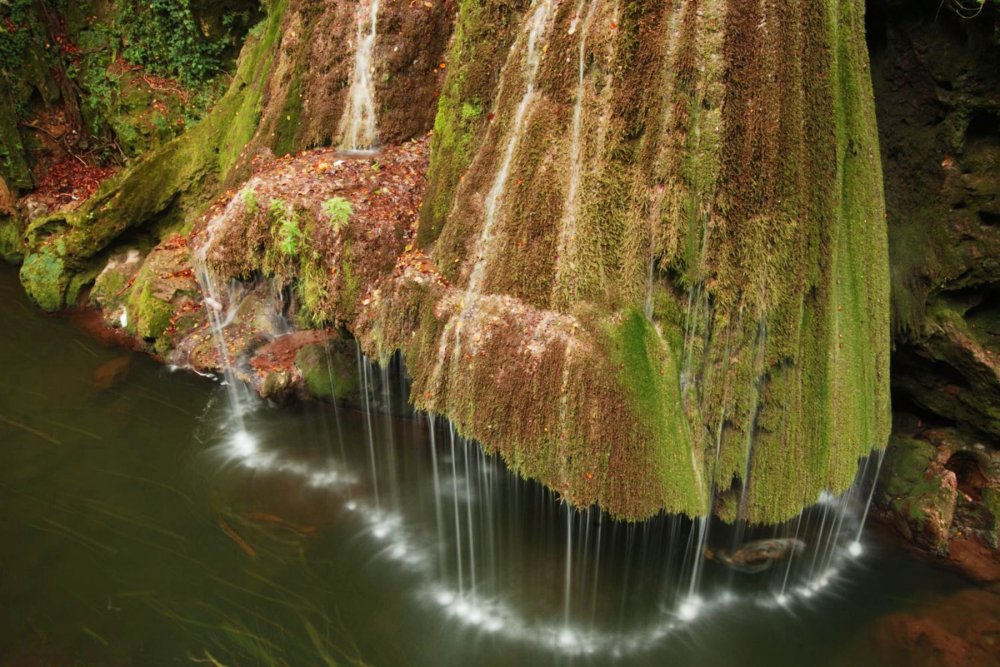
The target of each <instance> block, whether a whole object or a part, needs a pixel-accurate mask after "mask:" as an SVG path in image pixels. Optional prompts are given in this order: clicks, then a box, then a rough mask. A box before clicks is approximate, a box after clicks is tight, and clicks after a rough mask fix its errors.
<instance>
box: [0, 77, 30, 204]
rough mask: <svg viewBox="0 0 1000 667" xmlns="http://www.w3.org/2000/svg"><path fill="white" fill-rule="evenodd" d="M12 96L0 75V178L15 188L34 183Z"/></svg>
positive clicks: (28, 186) (4, 79)
mask: <svg viewBox="0 0 1000 667" xmlns="http://www.w3.org/2000/svg"><path fill="white" fill-rule="evenodd" d="M13 99H14V96H13V95H12V94H11V91H10V89H9V86H8V84H7V77H6V76H0V178H2V179H3V180H4V181H6V183H7V185H8V186H9V187H10V188H11V189H13V190H16V189H18V188H30V187H32V186H33V185H34V179H32V177H31V169H30V167H29V165H28V162H27V158H26V152H25V150H24V143H23V142H22V141H21V133H20V131H19V130H18V127H17V115H16V113H15V111H14V107H13Z"/></svg>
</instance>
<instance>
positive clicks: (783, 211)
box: [383, 0, 890, 522]
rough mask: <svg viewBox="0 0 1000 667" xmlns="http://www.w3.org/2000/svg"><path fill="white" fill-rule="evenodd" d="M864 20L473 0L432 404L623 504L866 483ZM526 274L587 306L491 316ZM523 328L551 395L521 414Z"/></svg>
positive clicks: (440, 162) (873, 261)
mask: <svg viewBox="0 0 1000 667" xmlns="http://www.w3.org/2000/svg"><path fill="white" fill-rule="evenodd" d="M498 15H502V16H503V17H504V20H502V21H497V20H496V17H497V16H498ZM514 26H516V29H515V28H513V27H514ZM864 35H865V30H864V21H863V3H861V2H859V1H857V0H831V1H830V2H826V3H819V4H816V3H805V2H793V3H787V2H783V3H777V2H752V3H746V2H735V1H728V2H727V1H725V0H714V1H712V2H704V3H697V4H695V3H674V4H669V3H641V2H625V3H620V4H614V3H603V2H583V3H578V4H575V5H574V4H572V3H558V2H550V1H546V0H539V1H538V2H534V3H531V4H530V5H529V6H525V5H523V4H515V5H511V4H510V3H493V2H471V1H470V2H463V3H460V11H459V17H458V22H457V27H456V31H455V39H454V41H453V43H452V54H451V57H450V62H451V66H450V67H449V72H448V78H447V80H446V82H445V89H444V91H443V93H442V101H441V104H440V106H439V111H438V117H437V121H436V125H435V135H434V145H433V148H434V150H433V152H432V162H431V169H430V188H429V192H428V195H427V198H426V200H425V202H424V207H423V209H422V214H421V228H420V232H419V239H420V241H421V242H422V243H424V244H425V245H426V246H427V247H428V248H429V251H430V254H431V256H432V259H433V260H434V263H435V264H436V266H437V267H438V268H439V269H440V271H441V273H442V275H443V276H444V278H445V279H446V280H447V281H449V282H450V283H451V284H452V285H454V286H455V287H456V289H457V290H458V291H459V292H460V293H461V292H464V293H465V296H456V295H452V294H448V295H447V296H445V297H442V298H444V299H446V300H445V301H444V302H441V301H439V302H438V303H437V304H436V305H435V306H434V307H433V308H434V315H433V317H431V316H429V315H428V316H425V317H423V318H421V319H420V320H419V323H418V324H417V327H418V331H417V333H416V334H414V335H412V336H411V337H410V338H409V339H403V340H402V341H400V343H401V344H402V346H403V348H404V350H405V351H406V353H407V363H408V366H409V367H410V368H411V370H412V371H413V377H414V389H415V392H416V395H417V396H419V397H421V398H419V399H418V402H419V403H420V405H421V407H424V408H426V409H428V410H432V411H438V412H441V413H443V414H445V415H447V416H448V417H450V418H452V420H453V421H455V422H456V423H457V424H459V425H460V427H461V430H462V431H463V433H465V434H466V435H469V436H471V437H474V438H477V439H479V440H480V441H481V442H483V443H484V446H486V447H487V448H488V449H492V448H494V447H495V448H497V449H499V451H500V452H501V453H502V454H503V455H504V456H505V458H506V459H507V460H508V461H509V462H512V465H514V466H515V467H516V468H517V469H518V470H519V471H520V472H522V473H523V474H526V475H528V476H532V477H536V478H538V479H541V480H542V481H543V482H545V483H546V484H549V485H550V486H552V487H553V488H556V489H557V490H558V491H559V492H560V493H562V494H564V495H565V496H566V497H567V498H569V499H571V500H572V501H573V502H582V503H584V504H586V503H589V502H598V503H600V504H602V506H604V507H605V508H606V509H609V510H610V511H611V512H612V513H614V514H617V515H619V516H624V517H628V518H642V517H645V516H648V515H650V514H652V513H655V512H656V511H658V510H660V509H666V510H668V511H675V512H686V513H688V514H692V515H696V514H704V513H706V512H708V511H710V508H711V499H712V497H713V495H714V493H715V492H716V490H728V489H730V488H731V486H732V482H733V480H734V479H735V480H738V484H739V486H740V487H741V492H740V498H741V505H740V507H739V508H738V514H739V515H740V516H741V517H742V518H745V519H748V520H750V521H751V522H775V521H781V520H784V519H787V518H789V517H791V516H793V515H795V514H796V513H797V512H799V511H800V509H801V508H802V507H804V506H806V505H809V504H811V503H813V502H815V500H816V498H817V497H819V495H820V493H821V492H822V491H823V490H832V491H840V490H843V489H845V488H846V487H847V486H848V485H849V484H850V483H851V482H852V480H853V478H854V476H855V473H856V468H857V462H858V460H859V459H860V458H861V457H863V456H865V455H866V454H867V453H869V452H870V451H871V450H872V448H879V447H882V446H884V444H885V442H886V438H887V435H888V431H889V392H888V371H889V367H888V355H889V333H890V332H889V293H888V287H889V275H888V262H887V259H888V254H887V243H886V230H885V225H884V204H883V193H882V187H881V172H880V165H879V154H878V141H877V136H876V126H875V118H874V102H873V99H872V91H871V86H870V81H869V78H868V61H867V49H866V45H865V41H864ZM478 55H482V56H483V57H474V56H478ZM501 60H502V62H503V65H502V66H501V65H500V63H501ZM749 165H753V167H752V168H749V167H748V166H749ZM432 243H433V245H431V244H432ZM400 294H401V295H402V298H405V299H408V298H410V297H411V296H412V295H413V294H414V293H413V292H412V291H409V290H402V291H401V292H400ZM508 299H509V301H506V303H507V304H508V307H510V308H511V311H512V312H514V313H518V316H519V317H525V318H526V321H528V322H535V321H536V320H540V321H545V322H549V323H552V324H551V326H552V327H553V330H555V329H557V328H558V327H556V325H555V324H554V323H556V322H561V323H563V324H564V325H565V326H569V327H572V326H573V324H575V325H576V327H577V328H578V331H574V332H573V335H571V336H568V338H567V337H565V335H566V332H565V331H562V332H561V333H560V335H558V336H556V335H554V333H553V335H552V336H551V337H546V336H542V335H540V334H539V333H537V332H532V331H530V330H519V329H518V328H517V327H511V328H510V329H506V328H503V327H498V326H497V325H495V323H492V322H488V321H486V320H485V319H484V318H486V314H487V313H488V312H492V310H491V309H492V306H490V307H487V306H486V304H487V303H492V302H493V301H494V300H500V301H503V300H508ZM445 303H446V304H447V305H445ZM411 307H412V304H410V303H409V302H404V303H399V304H396V305H395V308H396V309H398V310H400V311H401V312H410V309H411ZM425 307H426V306H425ZM390 308H392V306H390ZM528 313H530V315H527V314H528ZM566 317H569V318H570V319H568V320H566V319H563V318H566ZM570 322H572V323H573V324H569V323H570ZM524 326H529V325H527V324H525V325H524ZM383 340H384V337H383ZM543 341H544V342H543ZM584 341H585V342H584ZM546 345H550V346H551V347H546ZM522 346H526V347H527V348H528V349H529V350H537V355H538V361H537V363H534V364H531V365H528V366H527V367H526V368H525V369H524V372H526V373H528V374H529V375H530V377H529V378H525V379H523V380H520V381H518V382H517V383H516V385H515V386H517V387H518V390H519V391H521V392H523V393H522V400H525V401H528V402H529V403H530V404H532V405H534V406H537V407H536V408H535V410H533V411H537V412H540V413H544V414H546V415H550V416H551V417H545V418H543V417H538V416H537V415H535V416H532V417H530V418H529V417H526V418H525V419H523V420H520V421H519V423H517V424H504V423H502V421H501V420H499V419H497V418H496V416H495V415H496V414H497V412H498V411H499V410H500V406H506V407H507V408H508V409H510V406H509V405H507V403H506V399H505V397H501V396H498V395H497V391H498V376H499V375H502V374H501V373H499V372H498V371H497V370H496V369H498V368H503V367H505V366H506V365H508V364H514V365H517V362H514V361H512V359H516V358H517V355H518V354H519V352H518V349H519V348H520V347H522ZM598 360H600V361H598ZM607 360H615V361H614V362H613V363H614V364H615V365H616V367H613V368H611V369H607V370H611V372H610V373H609V374H606V375H605V376H603V377H601V378H600V379H598V380H593V378H592V375H591V371H590V370H588V371H586V372H583V371H582V370H578V367H577V364H578V363H583V364H586V363H588V361H589V362H590V363H591V364H592V367H593V368H598V367H601V366H602V364H603V363H606V361H607ZM517 367H519V368H520V366H519V365H518V366H517ZM476 378H478V379H476ZM478 382H482V383H483V384H482V386H478V385H477V383H478ZM470 383H471V386H470ZM577 383H584V384H585V387H586V390H584V389H583V388H582V387H577V386H576V384H577ZM425 396H426V397H427V398H423V397H425ZM593 396H600V401H601V404H602V405H603V406H607V407H604V408H603V410H604V412H603V414H602V415H600V416H597V415H593V421H592V422H588V426H581V427H580V428H579V429H576V428H575V427H573V428H570V429H569V430H568V431H567V429H566V428H565V427H564V426H561V425H560V424H559V418H558V415H560V414H563V415H570V419H569V421H573V419H578V418H581V415H588V416H591V415H592V411H593V410H595V408H594V407H593V406H592V405H591V404H590V402H589V399H588V397H593ZM614 400H619V401H622V404H621V405H615V406H614V408H612V407H610V406H609V404H610V403H611V402H612V401H614ZM611 414H614V415H615V417H616V421H617V429H618V430H620V432H609V430H607V429H610V428H611V427H609V425H608V423H607V419H608V417H609V415H611ZM553 419H555V420H556V421H555V422H553V421H552V420H553ZM584 421H587V420H586V419H584ZM590 426H593V427H594V428H592V429H591V428H590ZM559 433H563V436H562V437H563V438H564V439H565V440H566V442H565V443H564V442H562V440H560V439H558V438H557V435H556V434H559ZM581 458H583V459H584V462H582V463H581V461H580V459H581ZM588 463H593V464H594V465H593V466H592V467H593V468H594V469H593V470H590V469H587V468H586V466H587V464H588ZM591 476H592V477H593V478H594V479H593V480H592V479H591ZM599 477H603V479H600V482H599V483H597V484H593V483H592V482H593V481H594V480H597V479H598V478H599ZM626 489H631V490H632V491H633V495H632V496H631V497H628V496H627V495H626V494H625V490H626Z"/></svg>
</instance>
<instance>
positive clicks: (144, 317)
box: [127, 272, 174, 339]
mask: <svg viewBox="0 0 1000 667" xmlns="http://www.w3.org/2000/svg"><path fill="white" fill-rule="evenodd" d="M127 303H128V314H129V318H128V328H129V330H131V331H134V333H135V334H136V335H138V336H140V337H141V338H146V339H155V338H159V337H160V336H162V335H163V332H164V330H166V328H167V326H169V325H170V319H171V318H172V317H173V315H174V307H173V305H172V304H170V303H169V302H166V301H163V300H161V299H158V298H157V297H156V296H154V295H153V282H152V279H151V277H149V276H144V275H142V273H141V272H140V275H139V276H138V277H137V278H136V282H135V285H134V286H133V288H132V292H131V294H130V295H129V298H128V301H127Z"/></svg>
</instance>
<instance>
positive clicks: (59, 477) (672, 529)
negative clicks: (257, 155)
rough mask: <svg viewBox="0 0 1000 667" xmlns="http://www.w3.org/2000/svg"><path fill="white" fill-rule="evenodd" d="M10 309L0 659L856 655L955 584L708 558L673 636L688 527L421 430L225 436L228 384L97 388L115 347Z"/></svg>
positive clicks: (878, 564)
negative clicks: (510, 469) (758, 567)
mask: <svg viewBox="0 0 1000 667" xmlns="http://www.w3.org/2000/svg"><path fill="white" fill-rule="evenodd" d="M0 313H2V316H0V322H2V325H0V369H2V382H0V507H2V512H0V664H3V665H14V666H17V665H51V664H59V665H94V666H104V665H134V666H136V667H138V666H158V665H198V664H207V665H216V666H217V665H225V666H227V667H233V666H235V665H288V666H290V667H297V666H300V665H327V666H329V665H334V664H337V665H348V664H368V665H378V666H392V667H395V666H405V665H421V666H423V665H428V666H430V665H435V666H437V665H498V666H503V665H535V664H538V665H543V664H595V665H603V664H623V665H661V664H671V665H720V666H721V665H768V666H776V665H801V664H805V663H807V662H808V663H809V664H859V658H858V656H859V655H861V656H863V655H864V651H858V649H857V647H858V646H863V643H862V642H863V640H864V638H865V636H866V634H867V631H868V630H869V628H870V627H871V626H872V624H873V622H874V621H875V620H876V619H877V618H878V617H880V616H881V615H883V614H886V613H889V612H892V611H898V610H905V609H909V608H912V607H914V606H915V605H917V604H919V603H920V602H922V601H924V600H927V599H929V598H932V597H933V596H935V595H940V594H947V593H950V592H952V591H955V590H957V589H959V588H960V587H962V586H964V584H963V582H962V581H961V580H960V579H958V578H956V577H954V576H953V575H950V574H948V573H945V572H942V571H938V570H935V569H933V568H930V567H928V566H927V565H924V564H921V563H919V562H916V561H914V560H912V559H910V558H908V557H906V556H905V555H904V554H902V553H900V552H899V551H898V550H897V549H895V548H894V547H892V546H891V545H889V544H888V543H886V542H885V540H883V539H881V538H879V536H878V535H877V534H876V532H875V531H873V530H872V529H871V528H869V529H866V533H865V537H864V539H863V542H864V545H865V553H864V555H863V557H861V558H860V559H857V560H852V561H850V562H847V563H846V564H842V565H841V567H840V568H839V574H838V576H837V577H836V578H835V581H833V582H832V583H831V585H830V586H828V587H827V588H825V589H824V590H822V591H820V592H818V593H817V594H816V595H814V596H810V597H809V598H808V599H806V598H805V597H801V596H800V597H798V598H796V599H795V601H794V602H793V603H792V604H789V605H787V606H781V605H775V604H771V605H767V604H761V603H760V599H761V598H760V597H759V596H757V597H755V596H753V595H751V593H752V591H753V590H754V589H755V587H757V588H761V589H762V590H763V589H764V588H766V586H763V585H761V584H759V583H758V580H757V579H755V578H754V576H752V575H745V574H737V575H734V574H733V573H732V572H726V571H724V570H723V569H720V568H719V567H718V566H716V565H714V564H711V563H709V564H707V565H705V568H706V570H705V578H706V580H707V581H709V582H713V585H714V589H713V590H714V591H715V592H718V591H719V590H722V589H725V591H726V592H727V593H729V592H730V591H731V595H732V596H734V597H732V599H731V600H730V602H728V603H726V604H721V605H717V606H714V607H711V608H706V609H704V610H702V613H700V615H699V616H698V617H697V618H696V619H694V620H693V621H690V622H685V620H684V619H682V618H679V617H678V615H677V613H676V609H675V608H673V607H671V606H670V605H667V604H666V603H665V601H666V600H674V599H675V597H672V596H673V593H674V592H670V591H667V592H665V587H667V586H668V585H673V584H671V583H669V581H668V580H670V577H671V576H673V575H672V574H670V573H671V572H675V573H683V572H688V571H689V569H690V567H691V564H690V563H687V564H685V563H683V562H682V561H683V560H684V559H685V558H686V557H688V556H689V555H690V549H689V548H688V550H687V551H685V550H684V549H683V548H679V547H678V545H681V546H683V545H685V544H687V545H690V528H691V526H690V525H689V523H688V522H685V521H682V520H676V519H675V520H668V519H662V520H660V521H659V522H654V523H653V524H651V525H650V526H647V527H643V528H639V529H637V528H634V527H633V528H630V527H628V526H624V525H616V524H614V523H612V522H610V521H608V520H607V519H606V518H604V519H602V518H600V517H597V516H596V513H595V515H594V516H591V515H587V514H575V515H572V517H571V516H570V515H569V514H568V513H567V512H566V511H565V510H564V509H563V508H562V507H560V505H559V504H558V503H557V502H556V501H555V499H553V498H552V497H551V496H550V495H549V494H548V493H547V492H546V491H544V490H542V489H540V488H539V487H537V486H535V485H532V484H526V483H523V482H519V481H516V480H514V479H513V478H512V477H511V476H510V475H508V474H506V473H505V472H504V471H503V470H502V469H501V468H500V467H499V465H498V464H497V462H496V461H493V460H492V459H490V458H488V457H485V456H483V455H482V454H481V453H480V452H479V450H478V449H475V448H470V447H467V446H466V445H465V444H464V443H461V442H459V444H458V445H454V443H453V442H452V441H451V440H450V438H449V437H448V431H447V430H446V428H444V427H443V425H438V426H437V427H436V428H435V429H434V430H433V432H432V430H431V429H430V428H429V427H428V424H427V421H426V419H425V418H422V417H415V416H414V417H410V418H394V419H390V418H385V417H383V416H379V415H374V416H373V415H372V414H364V413H362V412H359V411H353V410H347V409H343V408H341V409H340V410H339V411H335V410H334V409H333V408H332V407H331V406H327V405H299V406H291V407H288V406H286V407H283V408H280V409H278V408H272V407H267V406H261V407H260V408H259V409H257V410H256V411H255V412H254V413H253V414H252V415H250V416H249V417H248V421H247V426H246V430H247V433H244V434H240V433H234V432H233V430H232V428H231V426H232V425H231V422H229V421H227V414H228V411H227V404H226V396H225V394H226V392H225V390H224V389H223V388H221V387H220V386H219V383H218V382H214V381H212V380H208V379H205V378H200V377H197V376H194V375H191V374H188V373H185V372H171V371H170V370H168V369H166V368H164V367H162V366H160V365H158V364H156V363H154V362H153V361H151V360H149V359H147V358H145V357H143V356H141V355H130V356H129V358H128V359H127V360H121V361H119V362H115V363H113V364H112V366H111V369H112V370H114V371H115V372H114V373H112V375H115V377H114V378H110V379H109V378H108V377H103V378H102V377H100V375H101V373H98V376H99V377H97V378H96V381H95V372H98V369H101V368H102V367H103V368H104V369H105V375H106V374H107V370H108V368H109V367H108V366H107V365H106V364H108V362H109V361H112V360H116V359H121V358H122V356H123V352H122V351H121V350H120V349H114V348H106V347H102V345H101V344H100V343H98V342H96V341H95V340H93V339H92V338H90V337H88V336H87V335H86V334H84V333H81V332H80V331H78V330H76V329H74V328H73V327H72V326H71V325H70V324H69V323H67V322H65V321H63V320H60V319H56V318H51V317H46V316H44V315H42V314H40V313H38V312H37V311H35V310H34V309H33V308H32V307H31V306H30V305H29V304H28V302H27V301H26V299H25V298H24V296H23V294H22V292H21V290H20V288H19V286H18V285H17V281H16V272H15V270H13V269H10V268H8V267H2V268H0ZM397 400H398V399H397ZM397 405H398V404H397ZM432 435H433V440H432ZM453 447H457V449H453ZM373 466H374V470H375V471H376V472H375V474H373V472H372V470H373ZM469 470H471V472H467V471H469ZM476 471H478V472H476ZM387 480H388V481H387ZM380 481H381V487H380V488H377V492H376V487H379V484H380ZM817 520H818V519H817ZM805 533H808V530H804V531H803V534H805ZM463 534H465V535H466V537H468V536H469V535H476V536H479V537H480V538H481V539H479V540H478V541H476V542H474V543H472V542H470V543H469V546H468V547H467V548H465V549H462V548H461V547H459V548H457V549H456V548H453V543H454V542H455V541H456V535H457V536H459V540H460V539H461V537H460V536H461V535H463ZM686 535H687V536H688V537H685V536H686ZM567 545H569V549H567ZM685 554H687V556H686V555H685ZM671 568H674V569H673V570H671ZM685 568H688V569H685ZM567 573H568V574H567ZM684 576H687V575H686V574H685V575H678V577H679V579H678V581H681V583H680V584H679V586H681V587H683V586H684V585H685V584H684V583H683V581H682V580H683V579H684ZM768 576H769V577H770V581H771V582H772V584H773V581H774V577H775V573H770V574H769V575H768ZM777 576H778V577H779V578H780V577H781V573H780V571H779V572H778V574H777ZM786 578H787V575H786ZM685 581H686V580H685ZM665 582H666V583H665ZM765 597H766V596H765ZM727 599H729V598H728V597H727ZM751 599H752V600H753V601H751ZM741 600H742V601H741Z"/></svg>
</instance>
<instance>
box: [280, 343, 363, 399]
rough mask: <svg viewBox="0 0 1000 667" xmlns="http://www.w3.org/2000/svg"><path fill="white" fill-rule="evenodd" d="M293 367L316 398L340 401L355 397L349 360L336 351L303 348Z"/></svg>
mask: <svg viewBox="0 0 1000 667" xmlns="http://www.w3.org/2000/svg"><path fill="white" fill-rule="evenodd" d="M295 366H296V368H298V370H299V372H300V373H301V374H302V378H303V380H305V383H306V387H307V388H308V390H309V393H310V394H312V395H313V396H315V397H316V398H324V399H328V400H334V401H341V400H345V399H350V398H353V397H356V396H357V393H358V377H357V372H356V371H355V370H354V363H353V358H348V357H347V356H346V355H345V354H344V353H343V350H341V349H340V348H338V347H334V349H332V350H331V349H328V348H327V347H326V346H324V345H319V344H316V345H306V346H305V347H303V348H302V349H300V350H299V351H298V352H297V353H296V355H295Z"/></svg>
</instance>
